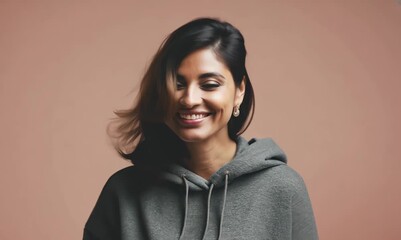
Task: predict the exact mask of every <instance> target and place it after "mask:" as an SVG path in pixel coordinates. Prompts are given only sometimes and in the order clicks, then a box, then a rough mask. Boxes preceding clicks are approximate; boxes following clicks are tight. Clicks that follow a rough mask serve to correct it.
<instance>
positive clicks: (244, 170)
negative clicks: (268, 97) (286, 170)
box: [162, 136, 287, 191]
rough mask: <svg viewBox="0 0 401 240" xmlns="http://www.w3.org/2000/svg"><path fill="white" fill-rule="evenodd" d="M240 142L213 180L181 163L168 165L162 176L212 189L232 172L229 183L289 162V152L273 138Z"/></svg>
mask: <svg viewBox="0 0 401 240" xmlns="http://www.w3.org/2000/svg"><path fill="white" fill-rule="evenodd" d="M236 142H237V150H236V154H235V156H234V158H233V159H232V160H231V161H230V162H228V163H227V164H225V165H224V166H223V167H221V168H220V169H219V170H218V171H217V172H215V173H214V174H213V175H212V176H211V177H210V179H209V180H206V179H204V178H202V177H200V176H198V175H197V174H195V173H193V172H191V171H190V170H188V169H186V168H184V167H182V166H181V165H178V164H170V165H169V166H167V167H166V171H165V172H163V174H162V175H163V176H162V177H163V178H164V179H166V180H168V181H171V182H173V183H176V184H179V185H182V177H183V176H185V178H186V179H187V180H188V187H189V188H190V189H191V190H195V191H196V190H198V191H199V190H208V189H209V188H210V186H211V185H212V184H213V185H214V187H215V188H218V187H221V186H223V185H224V184H225V177H226V175H227V173H229V179H228V182H231V181H233V180H235V179H236V178H238V177H240V176H242V175H245V174H250V173H253V172H257V171H260V170H263V169H266V168H271V167H275V166H277V165H283V164H286V163H287V158H286V156H285V153H284V152H283V151H282V150H281V149H280V147H279V146H278V145H277V144H276V143H275V142H274V141H273V140H272V139H271V138H265V139H256V138H252V139H251V140H250V141H246V140H245V139H244V138H243V137H241V136H239V137H238V138H237V139H236Z"/></svg>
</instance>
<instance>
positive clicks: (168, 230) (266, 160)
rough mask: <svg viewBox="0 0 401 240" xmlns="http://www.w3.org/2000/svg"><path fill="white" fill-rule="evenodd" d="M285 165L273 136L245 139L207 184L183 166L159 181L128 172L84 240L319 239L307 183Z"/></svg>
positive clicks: (113, 182)
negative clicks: (230, 158) (231, 158)
mask: <svg viewBox="0 0 401 240" xmlns="http://www.w3.org/2000/svg"><path fill="white" fill-rule="evenodd" d="M286 162H287V159H286V156H285V154H284V152H283V151H282V150H281V149H280V148H279V147H278V146H277V144H276V143H275V142H274V141H273V140H272V139H252V140H251V141H249V142H247V141H246V140H245V139H244V138H242V137H239V138H238V139H237V151H236V154H235V157H234V158H233V160H231V161H230V162H229V163H227V164H226V165H224V166H223V167H222V168H221V169H219V170H218V171H217V172H216V173H214V174H213V175H212V176H211V177H210V179H208V180H206V179H204V178H202V177H200V176H198V175H196V174H195V173H193V172H191V171H189V170H188V169H186V168H184V167H182V166H180V165H178V164H170V165H169V166H168V167H166V168H165V169H164V170H163V171H162V172H161V173H160V174H158V177H157V178H158V180H157V181H151V180H149V179H147V178H146V173H145V174H144V172H143V171H141V169H138V168H137V167H136V166H130V167H127V168H125V169H123V170H120V171H118V172H117V173H115V174H114V175H113V176H111V177H110V179H109V180H108V181H107V183H106V185H105V186H104V188H103V190H102V192H101V194H100V197H99V199H98V201H97V203H96V206H95V207H94V209H93V211H92V213H91V215H90V217H89V219H88V221H87V223H86V225H85V229H84V236H83V239H84V240H106V239H107V240H119V239H121V240H132V239H151V240H159V239H163V240H175V239H190V240H197V239H199V240H200V239H229V240H232V239H238V240H239V239H244V240H245V239H246V240H258V239H269V240H287V239H288V240H290V239H294V240H315V239H318V234H317V229H316V224H315V220H314V215H313V210H312V207H311V203H310V199H309V196H308V192H307V189H306V187H305V184H304V181H303V179H302V177H301V176H300V175H299V174H298V173H297V172H295V171H294V170H293V169H292V168H290V167H289V166H288V165H287V164H286ZM149 176H150V175H149ZM152 178H154V176H152Z"/></svg>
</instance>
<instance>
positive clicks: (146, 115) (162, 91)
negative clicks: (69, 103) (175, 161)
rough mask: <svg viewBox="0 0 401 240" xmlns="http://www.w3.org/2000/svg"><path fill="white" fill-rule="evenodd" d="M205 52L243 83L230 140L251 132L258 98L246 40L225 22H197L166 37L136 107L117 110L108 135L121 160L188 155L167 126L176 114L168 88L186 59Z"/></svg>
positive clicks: (237, 84)
mask: <svg viewBox="0 0 401 240" xmlns="http://www.w3.org/2000/svg"><path fill="white" fill-rule="evenodd" d="M206 48H208V49H212V50H213V51H214V52H215V54H216V56H217V58H218V59H219V60H220V61H222V62H223V63H224V64H225V65H226V66H227V68H228V69H229V70H230V72H231V74H232V76H233V79H234V82H235V85H236V86H237V87H238V86H239V85H240V84H241V82H242V81H243V80H244V81H245V94H244V99H243V102H242V104H241V108H240V110H241V111H240V115H239V116H238V117H231V119H230V120H229V122H228V132H229V136H230V138H231V139H235V138H236V137H237V136H238V135H240V134H242V133H243V132H244V131H245V130H246V129H247V127H248V126H249V124H250V122H251V121H252V117H253V113H254V108H255V97H254V93H253V88H252V85H251V82H250V79H249V76H248V73H247V71H246V67H245V58H246V49H245V45H244V38H243V36H242V34H241V33H240V31H239V30H238V29H236V28H235V27H234V26H232V25H231V24H229V23H227V22H224V21H220V20H218V19H213V18H199V19H195V20H193V21H191V22H188V23H187V24H185V25H183V26H181V27H179V28H178V29H176V30H175V31H174V32H172V33H171V34H170V35H169V36H167V38H166V39H165V40H164V41H163V43H162V44H161V46H160V47H159V49H158V51H157V53H156V54H155V56H154V57H153V59H152V61H151V63H150V66H149V67H148V69H147V71H146V73H145V75H144V76H143V79H142V82H141V85H140V89H139V93H138V96H137V97H138V98H137V102H136V104H135V105H134V107H133V108H132V109H128V110H119V111H115V114H116V115H117V116H118V119H117V120H118V121H117V123H118V124H117V127H116V128H114V129H113V130H114V131H111V128H110V126H111V125H109V134H110V136H111V137H112V138H114V139H115V140H117V141H115V142H114V146H115V148H116V150H117V151H118V152H119V154H120V155H121V156H122V157H124V158H127V159H131V160H133V159H136V158H138V155H142V154H143V153H144V152H148V151H147V150H146V149H148V150H151V152H153V153H155V152H158V153H160V155H159V156H158V157H160V156H176V155H179V154H182V153H183V152H185V148H184V147H183V146H184V145H183V142H182V141H181V140H180V139H178V137H177V136H176V135H175V134H174V133H172V131H171V130H170V129H169V128H168V127H167V126H166V125H165V124H164V121H165V119H166V118H167V117H170V116H171V114H172V112H173V111H172V109H173V100H172V96H171V91H169V89H170V86H171V85H170V84H172V83H174V82H175V81H176V73H177V69H178V67H179V65H180V64H181V62H182V60H183V59H184V58H185V57H186V56H188V55H189V54H190V53H192V52H194V51H196V50H199V49H206ZM170 79H171V80H172V81H169V80H170ZM155 149H157V150H156V151H155ZM134 150H135V151H134ZM183 150H184V151H183ZM153 155H154V154H153ZM135 163H136V162H135Z"/></svg>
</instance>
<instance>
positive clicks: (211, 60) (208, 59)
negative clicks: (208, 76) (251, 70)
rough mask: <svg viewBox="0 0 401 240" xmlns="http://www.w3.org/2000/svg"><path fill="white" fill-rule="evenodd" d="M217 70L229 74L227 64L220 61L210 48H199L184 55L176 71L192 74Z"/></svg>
mask: <svg viewBox="0 0 401 240" xmlns="http://www.w3.org/2000/svg"><path fill="white" fill-rule="evenodd" d="M208 72H217V73H220V74H222V75H223V76H227V75H231V73H230V71H229V69H228V68H227V66H226V65H225V64H224V63H223V62H222V61H220V60H219V59H218V58H217V56H216V54H215V53H214V52H213V50H211V49H200V50H197V51H195V52H192V53H190V54H189V55H188V56H186V57H185V58H184V59H183V60H182V62H181V64H180V66H179V67H178V70H177V73H178V74H179V75H182V76H194V75H199V74H202V73H208Z"/></svg>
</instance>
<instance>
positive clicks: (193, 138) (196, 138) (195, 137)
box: [176, 133, 206, 143]
mask: <svg viewBox="0 0 401 240" xmlns="http://www.w3.org/2000/svg"><path fill="white" fill-rule="evenodd" d="M176 135H177V136H178V137H179V138H180V139H181V140H182V141H184V142H188V143H193V142H201V141H203V140H205V139H206V136H204V135H202V134H187V133H184V134H182V133H176Z"/></svg>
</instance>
